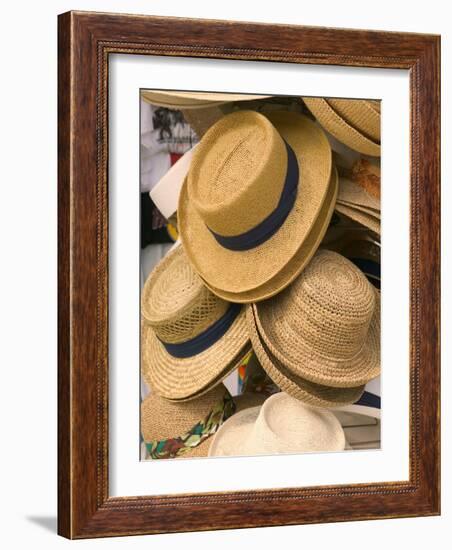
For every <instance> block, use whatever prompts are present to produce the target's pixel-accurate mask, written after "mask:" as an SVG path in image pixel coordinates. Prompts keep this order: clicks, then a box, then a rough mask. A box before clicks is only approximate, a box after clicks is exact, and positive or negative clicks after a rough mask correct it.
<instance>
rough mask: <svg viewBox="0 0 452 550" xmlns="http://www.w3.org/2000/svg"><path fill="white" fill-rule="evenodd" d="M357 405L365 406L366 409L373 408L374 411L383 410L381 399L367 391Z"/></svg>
mask: <svg viewBox="0 0 452 550" xmlns="http://www.w3.org/2000/svg"><path fill="white" fill-rule="evenodd" d="M355 405H363V406H364V407H373V408H374V409H380V408H381V397H380V396H379V395H375V394H374V393H370V392H368V391H365V392H364V393H363V394H362V396H361V397H360V398H359V399H358V401H357V402H356V403H355Z"/></svg>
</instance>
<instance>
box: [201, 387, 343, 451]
mask: <svg viewBox="0 0 452 550" xmlns="http://www.w3.org/2000/svg"><path fill="white" fill-rule="evenodd" d="M345 444H346V441H345V435H344V430H343V429H342V427H341V424H340V422H339V421H338V419H337V418H336V417H335V416H334V414H333V413H332V412H330V411H327V410H323V409H317V408H312V407H309V406H307V405H305V404H304V403H302V402H301V401H298V400H297V399H294V398H293V397H291V396H290V395H287V394H286V393H284V392H280V393H276V394H274V395H272V396H271V397H269V398H268V399H267V400H266V401H265V403H264V404H263V405H262V407H253V408H250V409H247V410H245V411H243V412H241V413H237V414H235V415H234V416H232V417H231V418H229V419H228V420H227V421H226V422H225V423H224V424H223V425H222V426H221V427H220V429H219V430H218V431H217V433H216V434H215V436H214V438H213V439H212V443H211V445H210V449H209V456H240V455H242V456H243V455H246V456H255V455H273V454H287V453H309V452H326V451H343V450H344V448H345Z"/></svg>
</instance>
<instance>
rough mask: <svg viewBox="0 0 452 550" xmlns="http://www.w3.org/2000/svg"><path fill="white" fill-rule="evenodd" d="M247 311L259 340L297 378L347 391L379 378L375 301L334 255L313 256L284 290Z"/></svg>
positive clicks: (355, 273) (357, 276) (377, 308)
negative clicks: (253, 318)
mask: <svg viewBox="0 0 452 550" xmlns="http://www.w3.org/2000/svg"><path fill="white" fill-rule="evenodd" d="M252 307H253V308H254V314H255V315H254V317H255V322H256V324H257V329H258V332H259V334H260V336H261V338H262V339H263V341H264V342H265V343H266V344H267V346H268V348H269V349H270V351H271V353H272V354H273V355H274V356H275V357H276V358H277V359H279V361H280V362H281V363H282V364H283V365H285V366H286V367H288V368H290V370H291V371H292V372H294V373H296V374H297V375H298V376H300V377H302V378H305V379H307V380H310V381H311V382H315V383H316V384H322V385H326V386H333V387H337V388H350V387H357V386H360V385H362V384H366V383H367V382H368V381H369V380H371V379H373V378H375V377H376V376H378V375H379V374H380V297H379V294H378V292H377V291H376V290H375V289H374V287H373V286H372V285H371V284H370V283H369V281H368V280H367V279H366V277H365V276H364V274H363V273H362V272H361V271H360V270H359V269H358V268H357V267H356V266H355V265H354V264H353V263H352V262H351V261H350V260H348V259H347V258H344V257H343V256H341V255H340V254H337V253H336V252H332V251H329V250H319V251H318V252H317V253H316V254H315V256H314V257H313V258H312V260H311V262H310V263H309V264H308V266H307V267H306V268H305V269H304V271H303V272H302V273H301V275H300V276H299V277H298V278H297V279H296V280H295V281H294V282H293V283H292V285H291V286H290V287H289V288H287V289H285V290H284V291H283V292H281V293H280V294H278V295H277V296H274V297H273V298H270V299H269V300H266V301H264V302H260V303H259V304H254V305H253V306H252Z"/></svg>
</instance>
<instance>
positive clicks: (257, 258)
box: [178, 112, 332, 293]
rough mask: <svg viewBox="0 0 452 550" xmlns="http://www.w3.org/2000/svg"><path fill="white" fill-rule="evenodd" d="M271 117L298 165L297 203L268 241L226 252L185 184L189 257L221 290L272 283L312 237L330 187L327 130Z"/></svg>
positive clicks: (182, 203)
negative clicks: (206, 223) (191, 198)
mask: <svg viewBox="0 0 452 550" xmlns="http://www.w3.org/2000/svg"><path fill="white" fill-rule="evenodd" d="M268 118H269V119H270V121H271V122H272V123H273V124H274V126H275V127H276V129H277V130H278V132H279V133H280V134H281V136H282V137H283V138H284V139H285V140H286V141H287V142H288V143H289V145H290V146H291V148H292V149H293V150H294V152H295V154H296V156H297V159H298V163H299V166H300V182H299V188H298V193H297V197H296V199H295V204H294V206H293V208H292V210H291V212H290V213H289V215H288V216H287V218H286V220H285V222H284V224H283V225H282V226H281V227H280V229H279V230H278V231H277V232H276V233H275V234H274V235H273V236H272V237H271V238H270V239H268V240H267V241H266V242H264V243H263V244H261V245H260V246H257V247H255V248H253V249H251V250H244V251H239V252H237V251H232V250H228V249H226V248H223V247H222V246H220V244H219V243H218V242H217V241H216V239H215V237H214V236H213V235H212V233H211V232H210V230H209V229H208V228H207V227H206V225H205V223H204V221H203V219H202V218H201V216H200V215H199V213H198V212H197V210H196V209H195V207H194V205H193V203H192V201H191V200H190V197H189V196H188V185H187V181H186V182H185V183H184V184H183V186H182V190H181V194H180V197H179V209H178V219H179V229H180V235H181V240H182V243H183V245H184V247H185V250H186V253H187V255H188V256H189V258H190V260H191V262H192V264H193V267H194V268H195V270H196V271H197V272H198V274H199V275H200V276H201V277H202V278H203V279H204V280H205V282H206V283H207V284H208V285H209V286H211V287H213V288H217V289H219V290H222V291H226V292H232V293H239V292H247V291H250V290H253V289H255V288H257V287H260V286H262V285H263V284H265V283H268V282H269V281H271V279H273V278H274V277H275V276H276V275H277V274H278V273H279V272H280V271H281V270H282V269H283V267H284V266H285V265H286V264H287V263H288V262H289V261H290V260H291V259H292V258H293V257H294V256H295V255H296V254H297V252H298V251H299V249H300V246H301V245H302V244H303V242H304V241H305V239H306V238H307V237H308V235H309V232H310V230H311V227H312V225H313V224H314V222H315V220H316V219H317V217H318V215H319V212H320V210H321V207H322V205H323V203H324V199H325V196H326V194H327V191H328V188H329V183H330V178H331V171H332V155H331V148H330V145H329V142H328V139H327V138H326V135H325V134H324V132H323V130H322V129H321V128H320V127H318V126H317V125H316V124H315V123H314V122H312V121H311V120H309V119H308V118H306V117H305V116H303V115H299V114H297V113H289V112H278V113H273V114H271V115H269V116H268ZM258 200H259V197H256V201H258ZM249 208H253V205H252V204H250V205H249Z"/></svg>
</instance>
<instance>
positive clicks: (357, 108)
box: [327, 98, 381, 142]
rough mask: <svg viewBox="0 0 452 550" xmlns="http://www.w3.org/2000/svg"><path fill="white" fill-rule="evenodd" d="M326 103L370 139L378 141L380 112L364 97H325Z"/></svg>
mask: <svg viewBox="0 0 452 550" xmlns="http://www.w3.org/2000/svg"><path fill="white" fill-rule="evenodd" d="M327 101H328V104H329V105H330V106H331V107H332V108H333V109H334V110H335V111H336V113H337V114H338V115H339V116H340V117H342V118H343V119H344V120H345V121H346V122H348V123H349V124H350V126H353V128H355V129H356V130H358V132H361V133H362V134H364V135H365V136H366V137H368V138H369V139H370V140H372V141H375V142H379V141H380V137H381V130H380V121H381V117H380V114H379V113H378V112H377V111H376V110H375V108H374V107H372V106H371V105H370V104H369V102H368V101H367V100H365V99H356V100H350V99H330V98H329V99H327Z"/></svg>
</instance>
